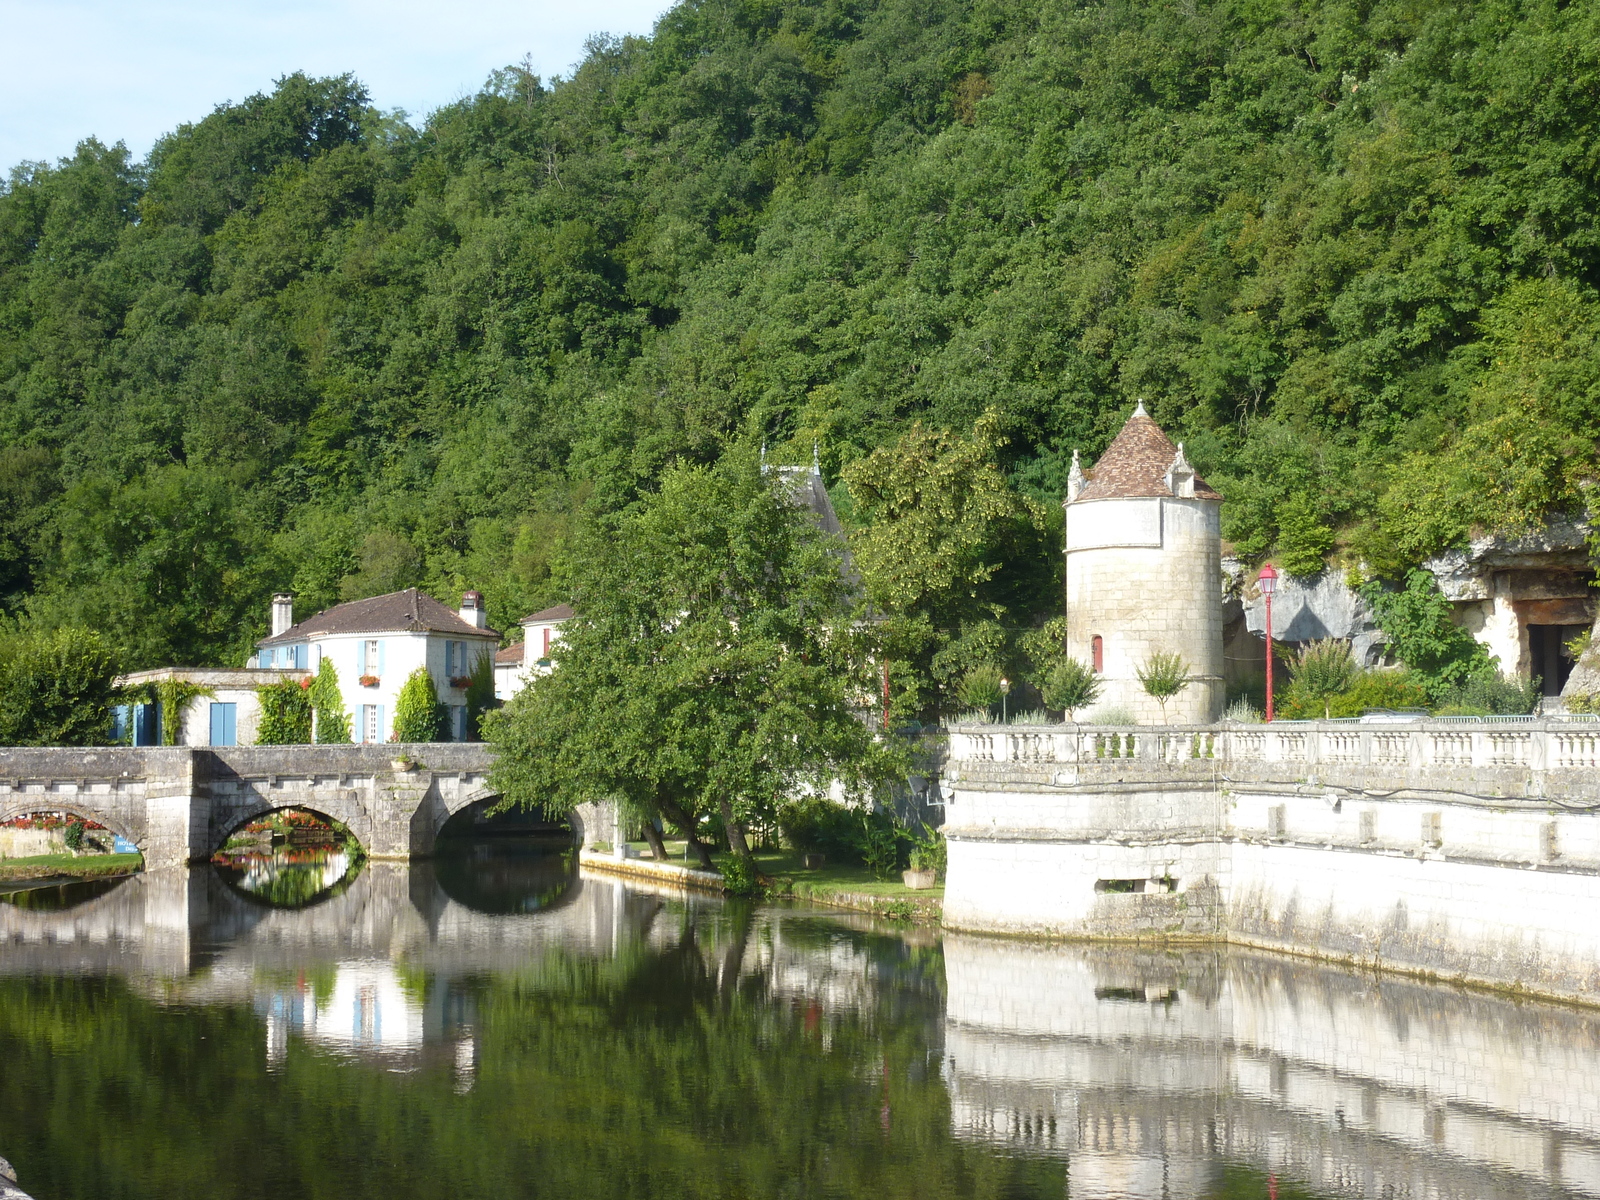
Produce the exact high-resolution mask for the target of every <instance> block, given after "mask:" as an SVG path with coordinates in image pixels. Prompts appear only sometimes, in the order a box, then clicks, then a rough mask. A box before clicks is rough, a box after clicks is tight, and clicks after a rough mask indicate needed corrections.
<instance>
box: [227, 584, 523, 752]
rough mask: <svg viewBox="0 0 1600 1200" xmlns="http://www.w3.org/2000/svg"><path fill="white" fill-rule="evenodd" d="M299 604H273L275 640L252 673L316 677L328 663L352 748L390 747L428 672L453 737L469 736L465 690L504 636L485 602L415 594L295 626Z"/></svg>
mask: <svg viewBox="0 0 1600 1200" xmlns="http://www.w3.org/2000/svg"><path fill="white" fill-rule="evenodd" d="M293 611H294V598H293V597H292V596H290V595H287V594H279V595H277V596H274V597H273V598H272V632H271V633H270V634H268V635H267V636H266V637H264V638H262V639H261V640H260V641H259V642H257V643H256V653H255V656H254V657H253V658H252V659H251V661H250V664H249V665H250V666H251V667H253V668H255V669H257V670H278V671H283V670H293V671H303V672H305V673H306V674H308V675H315V674H316V673H317V671H318V670H319V669H320V668H321V664H322V662H323V661H324V660H328V661H330V662H332V663H333V666H334V669H335V670H336V671H338V673H339V686H340V690H341V691H342V692H343V693H344V703H345V710H346V711H347V712H348V713H349V714H350V728H351V734H352V738H353V740H355V741H357V742H384V741H388V740H389V734H390V732H391V730H392V724H391V721H392V717H393V714H394V706H395V701H396V699H397V698H398V697H399V694H400V688H401V686H402V685H403V684H404V683H405V681H406V679H407V678H408V677H409V676H410V675H411V673H412V672H413V671H415V670H416V669H417V668H418V667H426V668H427V669H428V674H429V675H430V676H432V678H433V683H434V687H435V688H436V689H437V691H438V695H439V701H440V703H442V704H443V705H444V706H445V708H446V710H447V711H448V712H449V722H448V728H449V735H450V737H451V738H452V739H453V740H456V741H461V740H464V739H465V738H466V736H467V691H466V689H467V684H468V682H469V680H470V678H471V675H472V673H473V670H474V669H475V668H476V667H477V665H478V664H479V662H480V660H484V659H487V660H489V661H491V662H492V661H493V657H494V653H495V650H496V649H497V648H498V647H499V645H500V634H499V633H498V632H497V631H496V630H493V629H490V628H489V627H488V622H487V619H486V614H485V612H484V607H483V595H482V594H481V593H479V592H467V593H465V594H464V595H463V596H462V597H461V607H460V609H459V610H452V609H449V608H447V607H445V606H444V605H443V604H441V603H439V601H437V600H435V599H434V598H433V597H432V596H429V595H427V594H426V593H425V592H420V591H418V590H417V589H416V588H407V589H406V590H405V591H403V592H390V593H389V594H388V595H386V596H372V597H369V598H368V599H366V600H352V601H350V602H349V603H347V604H337V605H335V606H334V607H332V608H329V609H325V610H324V611H322V612H320V613H318V614H316V616H313V617H307V618H306V619H305V620H303V621H301V622H299V623H298V624H294V623H292V622H293Z"/></svg>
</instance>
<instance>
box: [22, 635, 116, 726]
mask: <svg viewBox="0 0 1600 1200" xmlns="http://www.w3.org/2000/svg"><path fill="white" fill-rule="evenodd" d="M117 670H118V664H117V658H116V654H115V653H114V652H113V651H112V649H111V647H110V646H109V645H108V644H107V643H106V641H105V639H104V638H102V637H101V636H100V635H99V634H98V633H96V632H95V631H93V630H90V629H82V628H77V627H74V626H63V627H61V628H58V629H53V630H39V629H24V630H17V629H14V628H13V629H11V630H8V631H6V632H4V633H3V634H0V745H5V746H103V745H105V744H106V742H107V741H108V740H110V735H111V705H112V703H113V702H114V700H115V698H116V689H115V680H116V676H117Z"/></svg>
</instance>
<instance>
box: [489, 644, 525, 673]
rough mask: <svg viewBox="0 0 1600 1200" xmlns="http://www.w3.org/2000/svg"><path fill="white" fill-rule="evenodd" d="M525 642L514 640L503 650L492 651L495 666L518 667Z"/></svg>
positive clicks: (520, 663)
mask: <svg viewBox="0 0 1600 1200" xmlns="http://www.w3.org/2000/svg"><path fill="white" fill-rule="evenodd" d="M525 645H526V643H525V642H516V643H513V644H512V645H510V646H507V647H506V648H505V649H504V650H496V651H495V652H494V665H495V666H497V667H518V666H521V665H522V650H523V647H524V646H525Z"/></svg>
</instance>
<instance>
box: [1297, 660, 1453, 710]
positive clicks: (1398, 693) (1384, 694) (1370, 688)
mask: <svg viewBox="0 0 1600 1200" xmlns="http://www.w3.org/2000/svg"><path fill="white" fill-rule="evenodd" d="M1427 703H1428V692H1427V689H1426V688H1425V687H1423V685H1422V683H1421V682H1420V681H1419V680H1418V679H1417V678H1416V676H1415V675H1414V674H1412V673H1411V672H1410V671H1383V670H1380V671H1359V672H1357V674H1356V677H1355V679H1354V681H1353V682H1352V683H1351V684H1350V686H1349V687H1348V688H1346V689H1345V690H1344V691H1342V692H1340V693H1339V694H1338V695H1337V696H1334V697H1332V698H1331V699H1329V700H1328V702H1327V703H1326V705H1323V704H1319V705H1318V706H1317V707H1316V708H1315V709H1312V710H1311V711H1309V712H1303V711H1302V710H1298V709H1291V708H1290V707H1289V706H1288V705H1285V707H1284V710H1283V713H1282V715H1283V716H1284V717H1287V718H1290V719H1302V718H1304V717H1319V716H1323V715H1324V714H1326V715H1328V716H1331V717H1335V718H1338V717H1359V716H1360V715H1361V714H1362V713H1364V712H1368V711H1370V710H1372V709H1375V708H1390V709H1395V708H1425V707H1426V706H1427Z"/></svg>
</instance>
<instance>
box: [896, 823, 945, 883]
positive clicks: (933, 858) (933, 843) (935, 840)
mask: <svg viewBox="0 0 1600 1200" xmlns="http://www.w3.org/2000/svg"><path fill="white" fill-rule="evenodd" d="M944 866H945V842H944V834H942V833H940V832H939V831H938V830H933V831H932V832H924V833H921V834H915V833H914V834H912V835H911V860H910V866H909V867H908V868H907V869H906V870H904V871H902V872H901V873H900V878H901V880H902V881H903V882H904V883H905V885H906V886H907V887H908V888H910V889H911V890H912V891H915V892H920V891H926V890H927V889H928V888H931V887H933V886H934V885H935V884H936V883H938V882H939V872H940V871H942V870H943V869H944Z"/></svg>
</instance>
